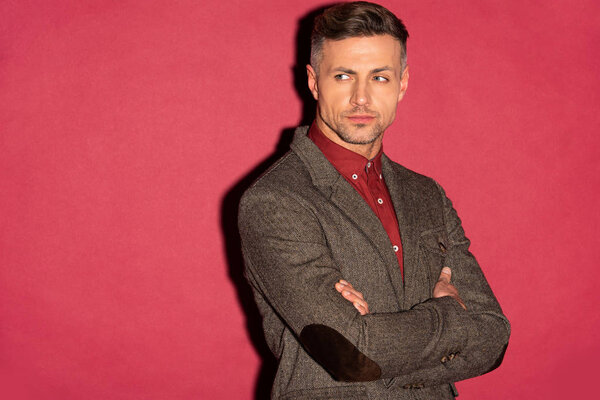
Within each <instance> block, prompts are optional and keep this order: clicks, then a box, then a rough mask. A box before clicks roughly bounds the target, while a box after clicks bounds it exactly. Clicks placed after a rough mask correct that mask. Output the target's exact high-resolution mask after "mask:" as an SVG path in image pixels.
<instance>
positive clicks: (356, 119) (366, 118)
mask: <svg viewBox="0 0 600 400" xmlns="http://www.w3.org/2000/svg"><path fill="white" fill-rule="evenodd" d="M346 118H348V119H349V120H350V121H351V122H353V123H355V124H368V123H370V122H372V121H373V120H375V117H374V116H372V115H368V114H356V115H349V116H348V117H346Z"/></svg>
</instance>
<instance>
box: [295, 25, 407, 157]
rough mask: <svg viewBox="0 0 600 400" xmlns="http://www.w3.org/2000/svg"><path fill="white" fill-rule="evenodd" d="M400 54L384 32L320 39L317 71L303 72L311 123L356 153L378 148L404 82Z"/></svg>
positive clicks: (402, 90) (405, 76)
mask: <svg viewBox="0 0 600 400" xmlns="http://www.w3.org/2000/svg"><path fill="white" fill-rule="evenodd" d="M401 52H402V48H401V45H400V42H399V41H398V40H396V39H394V38H393V37H392V36H390V35H377V36H370V37H355V38H348V39H343V40H337V41H334V40H326V41H325V43H323V48H322V52H321V61H320V63H319V65H318V66H315V67H316V68H317V70H316V71H315V69H313V67H311V66H310V65H308V66H307V72H308V86H309V88H310V90H311V92H312V94H313V96H314V98H315V99H316V100H317V125H318V126H319V128H320V129H321V130H322V131H323V133H324V134H325V135H326V136H327V137H329V138H330V139H331V140H333V141H334V142H336V143H338V144H340V145H342V146H344V147H346V148H349V149H350V150H353V151H355V152H358V153H363V152H364V151H363V150H364V149H372V148H376V149H377V150H378V149H379V146H380V144H381V139H382V138H383V132H384V131H385V129H386V128H387V127H388V126H390V125H391V123H392V122H393V121H394V117H395V116H396V106H397V105H398V102H399V101H400V100H401V99H402V96H403V95H404V92H405V91H406V87H407V85H408V69H405V71H404V73H403V72H402V67H401V63H400V56H401ZM367 153H368V152H367ZM363 155H364V154H363Z"/></svg>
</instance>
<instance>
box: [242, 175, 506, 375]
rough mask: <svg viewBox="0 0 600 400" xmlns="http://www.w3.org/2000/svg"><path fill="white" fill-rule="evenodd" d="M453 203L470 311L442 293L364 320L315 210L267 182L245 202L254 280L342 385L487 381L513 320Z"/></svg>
mask: <svg viewBox="0 0 600 400" xmlns="http://www.w3.org/2000/svg"><path fill="white" fill-rule="evenodd" d="M444 198H445V196H444ZM444 207H445V210H444V213H445V214H444V215H445V216H446V220H447V222H446V226H447V228H448V232H449V235H450V236H449V238H451V240H452V243H454V244H455V245H454V246H451V249H448V251H449V252H451V254H450V256H449V257H448V259H449V260H451V261H450V262H452V263H456V264H455V265H454V264H453V265H450V266H451V267H453V278H454V273H455V270H454V268H456V269H457V270H456V274H457V275H458V276H459V277H461V279H460V284H458V282H456V283H457V287H458V290H459V292H460V293H461V296H462V297H463V300H464V301H465V303H466V304H467V307H469V310H468V311H465V310H464V309H463V308H462V307H461V306H460V305H459V304H458V302H456V301H455V300H454V299H453V298H451V297H443V298H435V299H429V300H427V301H425V302H423V303H420V304H417V305H416V306H414V307H413V308H412V309H411V310H408V311H403V312H397V313H381V314H368V315H365V316H361V315H360V314H359V313H358V312H357V311H356V309H355V308H354V307H353V306H352V304H350V302H348V301H346V300H345V299H343V298H342V296H341V295H339V293H338V292H337V291H336V290H335V287H334V284H335V283H336V282H337V281H339V280H340V279H342V276H341V273H340V270H339V268H338V266H337V265H336V264H335V262H334V261H333V258H332V255H331V252H330V250H329V247H328V244H327V240H326V238H325V236H324V234H323V230H322V228H321V226H320V223H319V220H318V218H317V217H316V215H315V214H314V212H313V209H312V207H311V205H310V204H309V203H307V202H306V201H305V200H304V199H303V198H301V197H299V196H297V195H295V194H294V193H293V192H291V191H283V190H274V189H272V188H269V187H264V186H262V187H261V186H254V187H253V188H251V189H250V190H249V191H247V192H246V194H245V195H244V197H243V198H242V201H241V203H240V213H239V228H240V235H241V239H242V249H243V253H244V259H245V263H246V275H247V278H248V280H249V282H250V284H251V285H252V286H253V288H254V290H255V292H256V293H257V295H259V296H261V297H262V298H263V299H264V300H265V301H266V302H267V303H268V304H269V305H270V307H271V308H273V309H274V310H275V312H276V313H277V314H278V315H279V317H280V318H281V319H282V320H283V321H284V323H285V324H286V325H287V326H288V328H289V329H291V331H292V332H293V333H294V334H295V335H296V336H297V338H298V340H299V342H300V343H301V344H302V346H303V347H304V348H305V349H306V351H307V352H308V353H309V354H310V355H311V356H312V357H313V358H314V359H315V360H316V361H317V362H318V363H319V364H321V366H323V368H325V369H326V370H327V371H328V372H329V373H330V374H331V375H332V376H333V377H334V378H335V379H337V380H341V381H349V382H358V381H371V380H376V379H381V378H392V377H398V378H399V379H400V380H401V383H406V384H410V385H423V386H429V385H437V384H441V383H450V382H454V381H457V380H462V379H466V378H469V377H473V376H476V375H480V374H482V373H485V372H487V371H489V370H491V369H493V368H495V367H496V366H497V365H499V361H500V360H501V358H502V355H503V352H504V350H505V348H506V343H507V341H508V336H509V330H508V322H507V320H506V319H505V318H504V317H503V315H502V312H501V310H500V307H499V306H498V304H497V302H496V300H495V298H494V296H493V294H492V292H491V290H490V289H489V286H488V285H487V282H486V281H485V278H484V277H483V274H482V273H481V270H480V269H479V266H478V265H477V263H476V261H475V260H474V258H473V257H472V256H471V255H470V253H469V252H468V241H466V239H465V238H464V234H463V232H462V229H461V228H460V221H459V220H458V217H456V213H455V212H454V210H453V209H452V206H451V204H450V202H449V200H445V201H444ZM453 280H454V279H453Z"/></svg>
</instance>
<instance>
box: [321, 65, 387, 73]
mask: <svg viewBox="0 0 600 400" xmlns="http://www.w3.org/2000/svg"><path fill="white" fill-rule="evenodd" d="M393 70H394V67H390V66H388V65H385V66H383V67H380V68H375V69H372V70H371V71H370V72H369V73H370V74H378V73H380V72H385V71H393ZM333 71H334V72H343V73H345V74H350V75H356V74H357V72H356V71H355V70H353V69H350V68H344V67H337V68H335V69H334V70H333Z"/></svg>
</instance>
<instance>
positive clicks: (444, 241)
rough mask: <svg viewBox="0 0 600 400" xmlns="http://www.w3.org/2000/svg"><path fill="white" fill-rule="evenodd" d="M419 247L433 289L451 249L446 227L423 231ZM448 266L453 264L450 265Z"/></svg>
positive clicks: (422, 262) (422, 263)
mask: <svg viewBox="0 0 600 400" xmlns="http://www.w3.org/2000/svg"><path fill="white" fill-rule="evenodd" d="M419 247H420V252H421V257H422V260H421V265H423V266H424V267H426V268H424V269H425V270H427V271H428V272H429V273H428V275H429V280H430V283H431V284H430V287H431V290H433V286H434V285H435V282H437V280H438V278H439V276H440V272H441V270H442V268H443V267H444V266H445V265H444V263H445V262H446V256H447V255H448V251H449V250H450V243H449V242H448V234H447V233H446V228H445V227H443V226H442V227H439V228H434V229H428V230H426V231H424V232H421V237H420V238H419ZM448 267H452V266H451V265H448Z"/></svg>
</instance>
